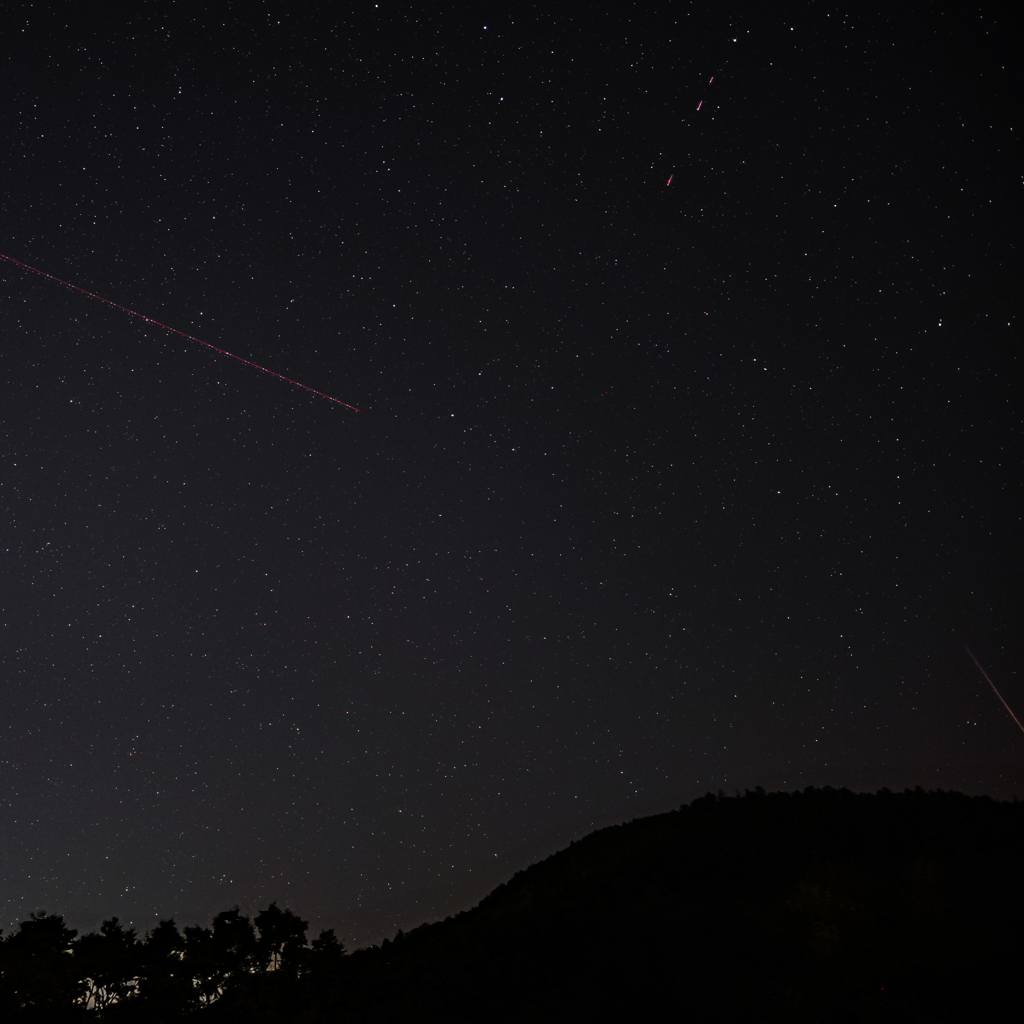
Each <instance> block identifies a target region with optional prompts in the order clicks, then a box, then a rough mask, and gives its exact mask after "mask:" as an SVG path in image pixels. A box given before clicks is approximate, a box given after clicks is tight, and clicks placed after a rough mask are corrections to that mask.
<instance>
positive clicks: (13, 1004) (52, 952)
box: [0, 912, 84, 1016]
mask: <svg viewBox="0 0 1024 1024" xmlns="http://www.w3.org/2000/svg"><path fill="white" fill-rule="evenodd" d="M77 934H78V933H77V932H76V931H75V930H74V929H72V928H66V927H65V926H64V918H63V917H58V916H57V915H56V914H46V913H45V912H40V913H36V914H32V916H31V917H30V918H29V919H28V920H27V921H22V922H21V924H20V925H19V926H18V930H17V931H16V932H14V934H12V935H9V936H7V938H6V939H5V940H4V941H3V944H2V945H0V1009H3V1010H5V1011H6V1012H7V1013H11V1014H13V1013H18V1012H21V1013H23V1014H26V1015H28V1014H32V1015H35V1016H43V1015H44V1014H46V1013H48V1012H52V1011H55V1010H58V1009H60V1008H67V1007H71V1006H72V1005H74V1002H75V1000H76V998H78V997H80V995H81V994H82V992H83V989H84V986H83V984H82V983H81V982H80V980H79V977H78V974H77V972H76V970H75V964H74V958H73V956H72V943H73V941H74V938H75V936H76V935H77Z"/></svg>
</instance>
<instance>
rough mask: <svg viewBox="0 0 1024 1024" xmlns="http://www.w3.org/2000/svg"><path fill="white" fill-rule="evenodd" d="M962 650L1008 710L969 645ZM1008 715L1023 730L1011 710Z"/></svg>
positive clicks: (1001, 696) (1008, 708)
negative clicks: (968, 655)
mask: <svg viewBox="0 0 1024 1024" xmlns="http://www.w3.org/2000/svg"><path fill="white" fill-rule="evenodd" d="M964 650H965V651H966V652H967V653H968V654H970V656H971V661H973V662H974V664H975V665H977V666H978V671H979V672H980V673H981V674H982V675H983V676H984V677H985V682H986V683H988V685H989V686H991V687H992V692H993V693H994V694H995V695H996V696H997V697H998V698H999V700H1000V702H1001V703H1002V705H1003V707H1004V708H1006V710H1007V711H1010V705H1009V704H1007V703H1006V701H1005V700H1003V695H1002V694H1001V693H1000V692H999V691H998V690H997V689H996V684H995V683H993V682H992V680H991V679H989V677H988V673H987V672H986V671H985V670H984V669H983V668H982V667H981V662H980V661H978V659H977V658H976V657H975V656H974V653H973V652H972V651H971V649H970V647H965V648H964ZM1010 717H1011V718H1012V719H1013V720H1014V721H1015V722H1016V723H1017V725H1018V726H1020V731H1021V732H1024V725H1021V724H1020V720H1019V719H1018V718H1017V716H1016V715H1015V714H1014V713H1013V712H1012V711H1010Z"/></svg>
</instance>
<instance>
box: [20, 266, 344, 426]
mask: <svg viewBox="0 0 1024 1024" xmlns="http://www.w3.org/2000/svg"><path fill="white" fill-rule="evenodd" d="M0 259H5V260H7V261H8V262H9V263H13V264H15V266H18V267H24V268H25V270H31V271H32V273H33V274H39V276H40V277H48V278H49V279H50V280H51V281H56V282H57V284H62V285H65V286H67V287H68V288H74V289H75V291H76V292H81V293H82V294H83V295H88V296H89V298H90V299H99V301H100V302H105V303H106V304H107V305H108V306H113V307H114V308H115V309H120V310H122V311H123V312H125V313H131V315H132V316H137V317H138V318H139V319H140V320H145V321H146V323H147V324H153V325H154V326H156V327H162V328H163V329H164V330H165V331H170V332H171V333H172V334H180V335H181V336H182V337H183V338H188V340H189V341H195V342H198V343H199V344H200V345H205V346H206V347H207V348H212V349H213V351H214V352H219V353H220V354H221V355H222V356H230V357H231V358H232V359H237V360H238V361H239V362H240V363H245V365H246V366H251V367H253V368H254V369H256V370H262V371H263V373H269V374H270V376H271V377H277V379H278V380H283V381H285V383H287V384H294V385H295V386H296V387H297V388H302V389H303V390H304V391H310V392H312V393H313V394H314V395H319V396H320V397H321V398H326V399H327V401H328V402H334V403H335V404H336V405H343V406H345V408H346V409H351V410H352V411H353V412H359V410H358V409H357V408H356V407H355V406H354V405H349V404H348V402H343V401H342V400H341V399H340V398H332V397H331V396H330V395H325V394H324V393H323V392H322V391H317V389H316V388H311V387H309V386H308V385H306V384H300V383H299V382H298V381H297V380H292V379H291V377H285V376H284V374H281V373H275V372H274V371H273V370H268V369H267V368H266V367H265V366H260V364H259V363H254V362H253V361H252V360H251V359H245V358H243V357H242V356H236V355H235V354H234V352H228V351H227V350H226V349H223V348H217V346H216V345H211V344H210V343H209V342H208V341H203V339H202V338H196V337H195V336H193V335H191V334H186V333H185V332H184V331H179V330H178V328H177V327H168V325H167V324H162V323H160V321H159V320H154V319H153V318H152V317H151V316H146V315H145V314H143V313H136V312H135V310H134V309H129V308H128V307H127V306H122V305H121V303H120V302H114V301H112V300H111V299H105V298H103V296H102V295H97V294H96V293H95V292H90V291H89V290H88V289H86V288H79V287H78V285H77V284H72V283H71V282H70V281H64V280H62V279H61V278H59V277H54V276H53V274H48V273H47V272H46V271H45V270H38V269H37V268H36V267H30V266H29V265H28V264H27V263H22V262H21V260H16V259H15V258H14V257H13V256H5V255H4V254H3V253H2V252H0Z"/></svg>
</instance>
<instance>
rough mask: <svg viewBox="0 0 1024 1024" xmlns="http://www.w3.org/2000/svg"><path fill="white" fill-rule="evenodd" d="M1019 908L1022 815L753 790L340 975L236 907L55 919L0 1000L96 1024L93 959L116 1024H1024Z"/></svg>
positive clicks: (629, 833)
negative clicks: (122, 922)
mask: <svg viewBox="0 0 1024 1024" xmlns="http://www.w3.org/2000/svg"><path fill="white" fill-rule="evenodd" d="M1022 912H1024V804H1022V803H1019V802H1016V801H1014V802H1013V803H1006V802H997V801H994V800H991V799H988V798H985V797H966V796H963V795H961V794H958V793H942V792H936V793H926V792H924V791H922V790H920V789H919V790H916V791H913V792H910V791H908V792H905V793H890V792H888V791H883V792H881V793H878V794H876V795H873V796H872V795H866V794H854V793H850V792H848V791H842V790H831V789H819V790H815V789H808V790H805V791H804V792H802V793H792V794H786V793H773V794H765V793H764V792H762V791H760V790H759V791H757V792H754V793H747V794H746V795H745V796H742V797H740V796H737V797H724V796H717V797H716V796H707V797H704V798H702V799H700V800H697V801H695V802H694V803H692V804H690V805H689V806H684V807H682V808H680V809H679V810H678V811H673V812H670V813H667V814H661V815H657V816H655V817H651V818H644V819H640V820H637V821H632V822H630V823H628V824H625V825H621V826H617V827H614V828H607V829H603V830H601V831H599V832H595V833H593V834H592V835H590V836H587V837H586V838H585V839H582V840H580V841H579V842H576V843H573V844H572V845H571V846H570V847H569V848H568V849H565V850H562V851H561V852H560V853H557V854H555V855H554V856H552V857H549V858H548V859H547V860H545V861H543V862H542V863H539V864H536V865H534V866H533V867H531V868H529V869H527V870H526V871H523V872H520V873H519V874H517V875H516V876H515V877H514V878H512V879H511V880H510V881H509V882H508V883H506V884H505V885H502V886H500V887H499V888H498V889H496V890H495V891H494V892H493V893H491V894H490V895H489V896H488V897H487V898H486V899H484V900H483V901H482V902H481V903H480V904H479V906H477V907H475V908H474V909H472V910H470V911H467V912H465V913H462V914H459V915H458V916H456V917H454V918H449V919H447V920H445V921H441V922H438V923H435V924H430V925H423V926H421V927H419V928H417V929H415V930H414V931H412V932H410V933H408V934H406V935H402V934H401V933H399V935H398V936H396V938H395V939H394V940H392V941H386V942H384V943H383V945H382V946H380V947H372V948H370V949H365V950H358V951H356V952H355V953H353V954H351V955H349V956H343V955H342V952H341V949H340V947H339V946H338V944H337V943H336V941H335V940H334V938H333V935H332V934H331V933H324V934H322V935H321V937H320V938H319V939H317V940H315V941H314V942H313V943H312V945H306V943H305V923H304V922H302V921H300V920H299V919H298V918H297V917H295V916H294V915H292V914H291V913H290V912H289V911H279V910H278V909H277V908H276V907H272V908H270V909H268V910H267V911H264V912H263V913H262V914H261V915H259V916H258V917H257V918H256V920H255V925H256V930H257V931H258V932H259V937H258V938H257V937H256V933H255V932H254V930H253V925H252V923H250V922H249V921H248V919H246V918H242V917H240V916H239V915H237V913H236V912H233V911H227V912H225V913H224V914H222V915H219V917H218V918H217V919H216V920H215V922H214V927H213V929H185V933H184V935H183V936H182V935H179V934H178V932H177V930H176V929H175V928H174V927H173V925H172V924H168V925H167V926H166V927H165V926H164V925H162V926H161V928H163V929H164V932H163V934H162V935H159V934H158V933H159V932H160V929H158V930H157V932H154V933H153V935H152V936H149V937H147V939H146V940H145V941H141V940H139V941H136V940H135V939H134V937H132V939H131V941H128V939H126V937H125V936H126V935H127V934H128V933H124V932H122V931H119V929H118V926H117V925H116V922H114V923H113V924H112V925H111V923H110V922H108V923H107V924H106V925H105V926H104V928H105V929H106V931H105V932H103V933H101V935H100V936H93V937H90V936H85V937H84V938H83V939H79V940H77V943H75V942H72V938H73V936H71V933H67V932H66V929H65V930H64V931H63V932H62V931H61V928H62V922H60V923H59V924H58V922H59V919H55V918H46V919H42V918H41V919H39V921H43V922H44V923H43V924H40V923H39V921H37V922H36V924H35V925H34V926H33V925H31V923H26V924H30V927H29V932H32V927H35V929H36V930H35V932H32V936H35V937H34V938H32V936H30V938H32V941H35V942H36V943H37V945H38V944H39V943H42V945H38V948H39V949H44V946H45V950H44V952H45V953H46V956H48V957H49V959H45V957H43V958H42V959H38V960H37V961H36V968H37V969H35V970H34V971H33V970H32V969H30V968H31V964H29V961H28V960H26V959H25V957H27V956H28V955H29V954H28V952H26V951H27V950H29V948H30V943H29V940H28V939H26V940H25V941H24V942H23V943H22V947H23V948H22V947H18V942H17V941H16V940H17V938H18V934H20V933H16V934H15V935H13V936H10V937H9V938H8V939H6V940H5V941H4V943H3V944H2V946H0V970H2V971H3V979H2V980H3V988H2V992H0V995H2V997H3V998H4V1000H5V1004H4V1005H5V1006H6V1010H7V1012H8V1013H9V1014H10V1015H11V1016H12V1017H19V1018H21V1017H24V1018H25V1019H29V1018H33V1017H34V1018H35V1019H39V1020H42V1019H47V1020H57V1019H60V1020H71V1019H80V1018H83V1017H85V1016H88V1015H89V1014H91V1013H94V1012H96V1011H95V1010H87V1009H85V1008H84V1007H83V1006H82V1004H81V1001H79V1004H78V1005H77V1006H73V1005H70V1004H69V1003H68V995H67V993H69V992H73V991H74V987H75V984H76V981H75V979H76V978H79V977H80V976H81V972H82V969H84V966H83V967H81V968H78V970H77V974H76V971H75V969H73V965H74V964H75V963H77V960H76V958H78V957H79V956H80V955H81V956H83V957H86V959H83V960H82V964H83V965H85V964H86V963H88V964H90V965H91V967H90V970H92V971H93V973H94V974H95V975H96V976H97V977H99V976H100V975H101V974H102V970H103V969H104V968H103V965H104V964H107V965H108V967H107V968H106V970H107V973H106V975H103V976H104V977H106V978H107V979H108V982H107V987H105V988H102V989H101V988H98V987H97V986H96V984H95V983H92V985H93V988H92V991H93V992H94V994H96V996H97V998H98V997H102V998H103V999H104V1000H105V1001H106V1006H105V1008H104V1009H102V1010H101V1011H99V1012H100V1015H101V1016H102V1017H103V1018H104V1019H109V1020H111V1021H115V1020H126V1021H128V1020H147V1021H150V1020H151V1021H157V1020H180V1019H183V1017H185V1016H195V1015H197V1014H198V1015H199V1016H200V1017H202V1018H204V1019H209V1021H210V1022H211V1024H212V1022H214V1021H230V1022H236V1021H237V1022H241V1021H247V1022H255V1024H258V1022H261V1021H265V1022H277V1021H282V1022H283V1021H295V1022H298V1021H303V1022H320V1021H325V1022H326V1021H332V1022H339V1024H346V1022H351V1024H377V1022H379V1024H390V1022H413V1021H416V1022H437V1024H440V1022H450V1024H457V1022H495V1024H499V1022H508V1024H528V1022H552V1024H554V1022H581V1024H582V1022H584V1021H587V1022H593V1021H625V1020H644V1021H647V1020H650V1021H694V1022H711V1021H765V1022H775V1021H778V1022H802V1021H806V1022H833V1021H834V1022H868V1021H904V1022H905V1021H928V1022H941V1021H950V1022H952V1021H957V1022H960V1021H973V1020H978V1021H982V1020H983V1021H986V1022H1003V1021H1011V1020H1012V1021H1017V1020H1019V1019H1021V1012H1020V1009H1019V997H1018V994H1017V989H1018V988H1019V981H1018V977H1019V974H1020V965H1021V964H1022V963H1024V956H1022V954H1024V913H1022ZM108 926H109V927H108ZM25 927H26V925H23V926H22V928H23V929H24V928H25ZM44 932H45V935H44ZM47 936H51V937H52V938H53V941H54V942H63V943H64V946H63V947H62V948H64V949H65V950H66V951H65V953H64V954H62V955H56V954H55V953H54V949H55V948H56V947H54V946H52V943H51V945H50V946H46V944H45V942H44V941H43V940H44V938H46V937H47ZM69 936H71V937H69ZM86 940H90V941H88V942H87V941H86ZM46 941H50V939H49V938H46ZM133 943H134V944H133ZM79 946H81V950H79V948H78V947H79ZM15 947H18V948H15ZM150 947H152V950H151V949H150ZM19 948H20V949H21V952H18V949H19ZM33 948H35V947H33ZM46 950H48V951H49V952H46ZM104 950H109V951H110V952H109V957H108V959H107V960H104V959H103V957H104V956H105V955H108V954H105V953H104V952H103V951H104ZM67 951H70V955H68V952H67ZM40 955H41V956H42V954H40ZM19 956H20V957H21V960H18V957H19ZM88 957H92V959H91V960H89V959H88ZM118 958H120V959H118ZM133 958H134V959H133ZM29 959H31V958H29ZM26 964H29V967H28V968H26V966H25V965H26ZM109 964H115V965H117V964H119V965H120V967H118V968H117V969H116V970H115V969H114V968H112V967H109ZM19 965H20V966H19ZM69 965H70V966H69ZM19 970H22V971H24V972H25V973H24V977H25V979H26V980H24V982H23V984H22V986H21V989H22V991H24V992H27V993H29V995H30V996H31V998H32V999H36V1000H37V1001H36V1002H35V1003H33V1004H31V1005H28V1004H26V1003H25V1002H24V1001H22V1002H21V1003H19V1002H18V998H19V997H18V995H17V990H18V977H19V975H18V971H19ZM133 977H137V978H139V979H141V980H140V981H139V982H138V986H137V992H135V993H134V994H133V992H132V988H131V982H130V979H131V978H133ZM47 978H52V984H50V985H49V986H47ZM125 979H129V981H128V982H126V980H125ZM193 979H195V980H193ZM79 984H81V982H79ZM118 985H119V986H120V987H117V986H118ZM79 991H81V989H79ZM197 992H199V995H197V994H196V993H197ZM61 993H63V995H60V994H61ZM110 993H114V995H115V996H116V998H110ZM50 994H56V995H54V999H56V998H57V996H58V995H59V999H60V1000H63V1002H61V1003H60V1005H58V1003H57V1002H53V1001H52V1000H51V1002H50V1003H46V998H48V997H49V995H50ZM39 1000H42V1001H41V1002H40V1001H39ZM93 1002H94V1005H95V1004H96V999H94V1001H93ZM2 1009H3V1007H2V1006H0V1010H2Z"/></svg>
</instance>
